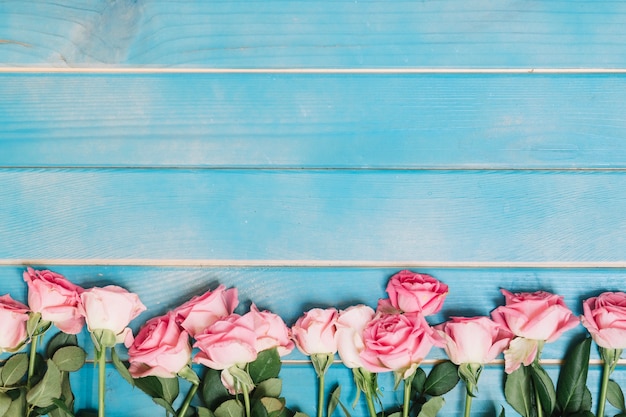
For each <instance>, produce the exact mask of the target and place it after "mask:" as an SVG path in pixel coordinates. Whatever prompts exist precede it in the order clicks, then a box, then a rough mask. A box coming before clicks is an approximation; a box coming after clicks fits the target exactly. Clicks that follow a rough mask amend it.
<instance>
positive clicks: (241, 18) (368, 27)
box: [0, 0, 626, 68]
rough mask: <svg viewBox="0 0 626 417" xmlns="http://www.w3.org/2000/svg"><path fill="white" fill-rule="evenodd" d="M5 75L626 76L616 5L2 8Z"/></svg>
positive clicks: (70, 4) (622, 16) (77, 4)
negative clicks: (594, 71)
mask: <svg viewBox="0 0 626 417" xmlns="http://www.w3.org/2000/svg"><path fill="white" fill-rule="evenodd" d="M0 15H2V16H3V19H2V20H0V39H1V40H2V41H3V43H0V63H1V64H2V65H3V66H17V67H19V66H51V67H93V66H96V67H97V66H120V67H124V66H131V67H132V66H149V67H213V68H215V67H223V68H229V67H231V68H232V67H242V68H250V67H261V68H284V67H289V68H303V67H306V68H319V67H321V68H345V67H347V68H350V67H380V68H403V67H435V68H459V67H466V68H485V67H486V68H508V67H528V68H536V67H557V68H563V67H565V68H568V67H573V68H579V67H593V68H623V67H624V66H625V64H626V62H625V58H624V55H623V53H622V52H623V51H622V43H623V38H624V36H625V35H626V24H625V23H626V6H625V5H624V4H623V3H621V2H618V1H598V2H593V3H592V2H585V1H563V0H560V1H521V2H519V1H513V0H509V1H504V2H494V1H491V0H480V1H474V2H471V4H470V3H467V2H462V1H458V0H446V1H437V2H435V1H422V2H416V1H395V2H392V3H389V2H383V1H373V0H366V1H358V2H354V1H320V2H315V3H309V2H288V1H246V2H230V1H212V2H205V1H202V0H195V1H180V0H178V1H172V0H169V1H159V0H144V1H132V0H117V1H108V0H89V1H70V0H67V1H64V2H34V1H19V0H10V1H3V2H2V3H1V4H0Z"/></svg>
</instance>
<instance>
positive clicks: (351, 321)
mask: <svg viewBox="0 0 626 417" xmlns="http://www.w3.org/2000/svg"><path fill="white" fill-rule="evenodd" d="M373 318H374V310H372V308H371V307H369V306H366V305H363V304H360V305H356V306H352V307H348V308H347V309H345V310H342V311H340V312H339V318H338V319H337V324H336V326H337V351H338V352H339V357H340V358H341V360H342V361H343V364H344V365H345V366H346V367H348V368H363V362H362V361H361V352H362V351H363V349H365V344H364V343H363V330H365V326H367V325H368V324H369V322H370V321H372V319H373Z"/></svg>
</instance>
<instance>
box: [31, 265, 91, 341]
mask: <svg viewBox="0 0 626 417" xmlns="http://www.w3.org/2000/svg"><path fill="white" fill-rule="evenodd" d="M23 277H24V281H26V284H27V285H28V305H29V307H30V309H31V310H32V311H33V312H35V313H41V318H42V320H45V321H49V322H52V323H54V325H55V326H56V327H58V328H59V330H61V331H62V332H64V333H68V334H78V333H80V331H81V330H82V329H83V326H84V325H85V319H84V318H83V316H82V315H81V314H80V310H79V304H80V293H81V292H83V289H82V288H81V287H79V286H78V285H75V284H73V283H71V282H70V281H68V280H67V279H66V278H65V277H64V276H63V275H61V274H57V273H56V272H52V271H48V270H41V271H38V270H35V269H33V268H30V267H29V268H28V269H27V270H26V271H24V274H23Z"/></svg>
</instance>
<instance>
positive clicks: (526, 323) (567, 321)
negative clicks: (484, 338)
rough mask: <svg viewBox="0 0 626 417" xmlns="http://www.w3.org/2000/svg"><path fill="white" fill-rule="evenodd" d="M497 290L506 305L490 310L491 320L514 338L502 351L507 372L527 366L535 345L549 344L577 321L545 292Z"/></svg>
mask: <svg viewBox="0 0 626 417" xmlns="http://www.w3.org/2000/svg"><path fill="white" fill-rule="evenodd" d="M501 291H502V294H504V298H505V300H506V303H505V305H504V306H500V307H498V308H496V309H495V310H494V311H492V312H491V317H492V318H493V320H494V321H495V322H496V323H498V324H500V325H501V326H502V327H504V328H505V329H507V330H509V331H510V332H511V333H513V334H514V335H515V336H517V337H516V338H515V339H513V340H512V341H511V342H510V343H509V347H508V349H506V350H505V351H504V363H505V366H504V370H505V372H507V373H511V372H513V371H515V370H516V369H517V368H519V367H520V365H522V364H524V365H525V366H528V365H530V364H531V363H532V362H533V361H534V360H535V358H536V357H537V353H538V352H539V350H540V349H539V344H541V343H544V342H553V341H555V340H556V339H558V338H559V336H561V334H563V332H565V331H567V330H569V329H571V328H573V327H576V326H577V325H578V318H577V317H576V316H574V314H573V313H572V312H571V311H570V309H569V308H567V306H566V305H565V302H564V301H563V297H561V296H559V295H555V294H551V293H549V292H545V291H537V292H534V293H516V294H513V293H511V292H509V291H507V290H504V289H503V290H501Z"/></svg>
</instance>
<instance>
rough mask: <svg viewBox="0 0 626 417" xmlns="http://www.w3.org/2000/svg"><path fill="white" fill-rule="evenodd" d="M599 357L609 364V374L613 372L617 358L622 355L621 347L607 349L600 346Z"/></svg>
mask: <svg viewBox="0 0 626 417" xmlns="http://www.w3.org/2000/svg"><path fill="white" fill-rule="evenodd" d="M598 350H599V351H600V358H601V359H602V361H603V362H604V363H605V364H608V365H609V375H610V374H612V373H613V371H614V370H615V367H616V366H617V362H618V361H619V358H620V357H621V356H622V349H608V348H603V347H600V348H599V349H598Z"/></svg>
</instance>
